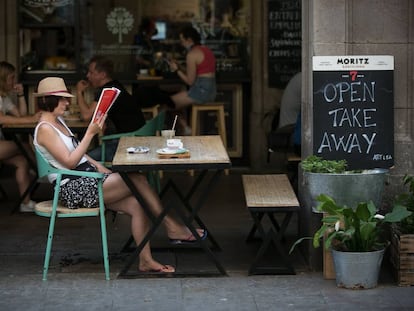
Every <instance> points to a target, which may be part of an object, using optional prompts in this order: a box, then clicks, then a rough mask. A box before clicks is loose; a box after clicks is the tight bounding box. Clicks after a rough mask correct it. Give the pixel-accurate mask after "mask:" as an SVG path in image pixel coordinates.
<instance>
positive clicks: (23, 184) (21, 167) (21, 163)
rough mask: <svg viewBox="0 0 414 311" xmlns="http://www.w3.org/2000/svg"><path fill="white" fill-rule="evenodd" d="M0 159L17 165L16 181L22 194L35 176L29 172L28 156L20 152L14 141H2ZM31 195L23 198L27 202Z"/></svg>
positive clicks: (0, 143) (0, 142)
mask: <svg viewBox="0 0 414 311" xmlns="http://www.w3.org/2000/svg"><path fill="white" fill-rule="evenodd" d="M0 160H2V161H3V162H4V163H5V164H9V165H13V166H14V167H16V173H15V176H16V183H17V186H18V188H19V193H20V195H22V194H23V193H24V192H25V191H26V190H27V189H28V187H29V185H30V182H31V179H32V178H33V177H31V176H30V174H29V163H28V162H27V160H26V158H25V157H24V156H23V155H22V154H20V153H19V149H18V147H17V145H16V144H15V143H14V142H12V141H7V140H6V141H0ZM29 200H30V196H29V195H27V196H26V197H24V198H23V201H22V202H23V203H25V204H27V203H28V202H29Z"/></svg>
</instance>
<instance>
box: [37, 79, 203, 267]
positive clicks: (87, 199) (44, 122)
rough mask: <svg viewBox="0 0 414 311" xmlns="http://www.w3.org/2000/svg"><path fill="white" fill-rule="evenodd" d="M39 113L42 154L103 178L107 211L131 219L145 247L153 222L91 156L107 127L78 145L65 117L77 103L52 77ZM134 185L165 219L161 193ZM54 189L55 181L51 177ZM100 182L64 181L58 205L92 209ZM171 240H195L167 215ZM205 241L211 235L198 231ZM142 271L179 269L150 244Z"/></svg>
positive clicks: (140, 181)
mask: <svg viewBox="0 0 414 311" xmlns="http://www.w3.org/2000/svg"><path fill="white" fill-rule="evenodd" d="M35 96H36V97H37V102H38V107H39V108H40V109H41V110H42V115H41V118H40V120H39V123H38V124H37V126H36V128H35V133H34V140H33V144H34V145H35V147H36V149H37V151H38V152H40V153H41V154H42V155H43V156H44V158H45V159H46V160H47V161H48V162H49V163H50V164H51V165H53V166H54V167H57V168H61V169H77V170H88V171H98V172H101V173H104V174H105V176H104V180H103V195H104V201H105V207H106V208H108V209H110V210H113V211H117V212H122V213H124V214H127V215H129V216H131V232H132V236H133V238H134V240H135V242H136V243H137V244H139V243H141V241H142V239H143V237H144V235H145V234H146V232H147V231H148V230H149V220H148V217H147V215H146V213H145V211H144V210H143V208H142V206H141V205H140V204H139V202H138V201H137V200H136V198H135V196H134V195H133V194H132V193H131V191H130V189H129V188H128V186H127V185H126V184H125V182H124V181H123V179H122V177H121V176H120V175H119V173H112V172H111V171H110V170H109V169H107V168H106V167H104V166H103V165H102V164H100V163H99V162H97V161H95V160H94V159H93V158H91V157H89V156H88V155H87V154H86V151H87V149H88V146H89V144H90V143H91V141H92V139H93V138H94V136H95V135H96V134H98V133H99V132H100V130H101V128H102V126H103V124H104V122H105V118H103V119H102V120H101V123H100V124H97V123H94V122H91V123H90V124H89V126H88V128H87V130H86V132H85V135H84V136H83V138H82V140H81V141H78V140H77V139H76V138H75V137H74V135H73V133H72V131H71V130H70V129H69V128H68V126H67V125H66V123H65V122H64V120H63V118H62V117H63V114H64V112H65V110H66V109H67V108H68V105H69V100H68V99H69V98H72V97H74V96H73V95H72V94H70V93H69V92H68V90H67V88H66V85H65V82H64V81H63V79H62V78H57V77H49V78H45V79H43V80H41V81H40V82H39V85H38V90H37V93H36V94H35ZM129 177H130V179H131V181H132V182H133V183H134V185H135V188H136V189H137V191H138V192H139V193H140V194H141V196H142V197H143V199H144V200H145V202H146V203H147V205H148V207H149V208H150V210H151V211H152V212H153V213H154V215H157V216H158V215H160V214H161V212H162V210H163V207H162V204H161V201H160V199H159V197H158V195H157V193H156V192H155V191H154V190H153V189H152V187H151V186H150V185H149V183H148V181H147V178H146V177H145V176H144V175H142V174H139V173H130V176H129ZM48 179H49V181H50V182H51V183H53V182H55V181H56V175H55V174H51V175H49V176H48ZM98 198H99V196H98V189H97V180H96V179H95V178H89V177H84V176H82V177H78V178H65V179H63V180H62V181H61V191H60V194H59V200H60V201H61V203H62V204H63V205H65V206H67V207H68V208H82V207H86V208H91V207H96V206H97V205H98V202H99V199H98ZM163 223H164V225H165V227H166V231H167V235H168V237H169V238H170V242H171V243H175V244H177V243H187V244H188V243H191V242H194V241H196V238H195V237H194V236H193V235H192V234H191V232H190V230H189V229H188V228H187V227H185V226H183V225H181V224H179V223H177V222H176V221H175V220H174V219H173V218H172V217H170V216H169V215H167V216H166V217H165V218H164V222H163ZM197 231H198V234H199V235H200V237H201V238H202V239H205V238H206V236H207V231H205V230H202V229H198V230H197ZM138 270H139V271H141V272H160V273H172V272H175V268H174V267H173V266H170V265H164V264H161V263H159V262H158V261H156V260H155V259H154V258H153V257H152V255H151V249H150V244H149V242H148V243H147V244H146V245H145V246H144V248H143V249H142V251H141V253H140V254H139V264H138Z"/></svg>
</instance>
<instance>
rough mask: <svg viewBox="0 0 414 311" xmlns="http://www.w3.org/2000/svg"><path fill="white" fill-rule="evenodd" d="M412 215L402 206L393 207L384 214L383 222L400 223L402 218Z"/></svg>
mask: <svg viewBox="0 0 414 311" xmlns="http://www.w3.org/2000/svg"><path fill="white" fill-rule="evenodd" d="M411 214H412V213H411V212H410V211H407V208H406V207H405V206H402V205H398V204H397V205H395V206H394V208H393V209H392V211H391V212H390V213H387V214H385V216H384V222H390V223H391V222H400V221H401V220H403V219H404V218H406V217H408V216H410V215H411Z"/></svg>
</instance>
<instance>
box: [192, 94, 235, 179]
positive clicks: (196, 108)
mask: <svg viewBox="0 0 414 311" xmlns="http://www.w3.org/2000/svg"><path fill="white" fill-rule="evenodd" d="M204 111H207V112H213V113H215V114H216V117H217V128H218V134H219V135H220V137H221V140H222V141H223V145H224V148H227V134H226V121H225V120H226V118H225V114H224V103H222V102H211V103H206V104H201V105H192V108H191V131H192V132H191V135H192V136H195V135H200V122H199V119H200V112H204ZM224 173H225V175H228V174H229V170H228V169H226V170H224ZM190 175H191V176H193V175H194V171H192V170H191V171H190Z"/></svg>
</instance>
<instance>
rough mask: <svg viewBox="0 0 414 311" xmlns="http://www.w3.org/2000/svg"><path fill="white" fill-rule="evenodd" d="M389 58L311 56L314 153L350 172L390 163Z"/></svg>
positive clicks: (391, 72)
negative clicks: (344, 165)
mask: <svg viewBox="0 0 414 311" xmlns="http://www.w3.org/2000/svg"><path fill="white" fill-rule="evenodd" d="M393 75H394V57H393V56H388V55H380V56H379V55H375V56H356V55H348V56H314V57H313V154H315V155H317V156H321V157H322V158H324V159H330V160H332V159H337V160H341V159H345V160H346V161H347V163H348V168H349V169H369V168H389V167H391V166H393V165H394V113H393V112H394V90H393V89H394V85H393V83H394V81H393V80H394V78H393Z"/></svg>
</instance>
